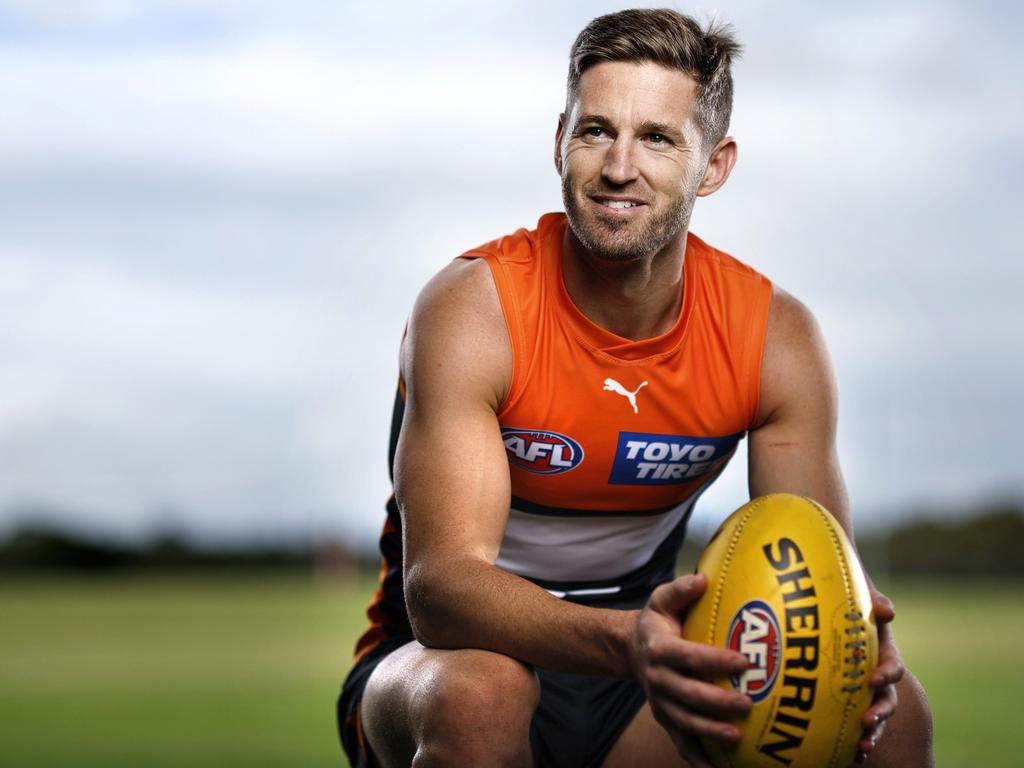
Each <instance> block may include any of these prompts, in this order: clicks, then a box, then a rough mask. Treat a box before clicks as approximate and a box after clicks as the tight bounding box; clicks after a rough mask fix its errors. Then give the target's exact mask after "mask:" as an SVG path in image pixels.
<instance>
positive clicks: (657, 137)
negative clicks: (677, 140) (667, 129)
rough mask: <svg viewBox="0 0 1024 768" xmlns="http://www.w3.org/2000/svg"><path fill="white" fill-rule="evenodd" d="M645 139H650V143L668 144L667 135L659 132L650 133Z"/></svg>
mask: <svg viewBox="0 0 1024 768" xmlns="http://www.w3.org/2000/svg"><path fill="white" fill-rule="evenodd" d="M647 140H648V141H650V142H651V143H652V144H668V137H667V136H663V135H662V134H660V133H652V134H651V135H650V136H648V137H647Z"/></svg>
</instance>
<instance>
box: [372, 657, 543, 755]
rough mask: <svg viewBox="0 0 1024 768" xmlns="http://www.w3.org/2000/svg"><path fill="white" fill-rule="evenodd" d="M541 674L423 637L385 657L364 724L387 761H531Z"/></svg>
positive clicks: (511, 661)
mask: <svg viewBox="0 0 1024 768" xmlns="http://www.w3.org/2000/svg"><path fill="white" fill-rule="evenodd" d="M539 698H540V686H539V684H538V682H537V677H536V675H535V674H534V672H533V671H532V669H530V668H529V667H528V666H527V665H525V664H523V663H522V662H520V661H517V660H515V659H512V658H510V657H508V656H503V655H501V654H498V653H492V652H490V651H482V650H475V649H465V650H454V651H444V650H435V649H429V648H423V647H422V646H420V645H419V644H418V643H416V644H412V645H411V646H408V647H406V648H403V649H400V650H399V651H396V652H395V655H394V658H389V659H387V660H385V662H382V665H381V667H379V668H378V670H377V672H375V673H374V676H373V677H372V678H371V683H370V685H369V686H368V688H367V694H366V696H364V710H363V712H364V724H365V730H366V733H367V736H368V737H369V740H370V744H371V747H372V748H373V750H374V752H375V753H376V754H377V756H378V758H379V761H380V762H381V763H382V764H384V765H391V764H406V765H407V764H408V763H409V760H410V759H412V758H413V755H415V760H414V761H413V764H414V765H472V764H474V762H477V764H479V763H478V761H479V760H480V759H486V760H485V761H486V763H487V764H494V765H501V764H507V765H521V764H528V762H529V758H528V754H529V726H530V719H531V717H532V716H533V712H534V710H535V709H536V708H537V703H538V701H539Z"/></svg>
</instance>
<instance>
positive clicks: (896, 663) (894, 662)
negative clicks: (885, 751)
mask: <svg viewBox="0 0 1024 768" xmlns="http://www.w3.org/2000/svg"><path fill="white" fill-rule="evenodd" d="M871 603H872V607H873V608H874V611H875V621H876V622H877V623H878V666H877V667H876V668H875V670H874V671H873V672H872V673H871V677H870V678H869V682H870V683H871V687H872V688H874V689H875V698H874V701H873V702H872V703H871V706H870V707H868V708H867V710H865V712H864V716H863V717H862V718H861V723H862V724H863V726H864V734H863V736H862V737H861V740H860V743H859V744H858V745H857V747H858V750H859V751H858V753H857V762H858V763H863V762H864V761H865V760H867V757H868V754H869V753H870V752H871V750H873V749H874V748H875V744H877V743H878V740H879V739H880V738H881V737H882V733H883V731H885V721H886V720H888V719H889V718H890V717H892V716H893V713H895V712H896V683H898V682H899V681H900V680H901V679H903V659H902V658H901V657H900V651H899V649H898V648H897V647H896V643H895V642H894V641H893V637H892V628H891V627H890V626H889V624H890V622H892V620H893V618H895V616H896V612H895V611H894V610H893V607H892V601H891V600H890V599H889V598H888V597H886V596H885V595H883V594H882V593H881V592H879V591H878V590H877V589H875V588H874V587H872V588H871Z"/></svg>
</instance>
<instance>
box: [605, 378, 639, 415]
mask: <svg viewBox="0 0 1024 768" xmlns="http://www.w3.org/2000/svg"><path fill="white" fill-rule="evenodd" d="M646 386H647V382H646V381H643V382H641V383H640V386H639V387H637V388H636V389H634V390H633V391H632V392H630V391H629V390H628V389H626V388H625V387H624V386H622V385H621V384H619V382H617V381H616V380H615V379H605V380H604V388H605V390H607V391H608V392H615V393H616V394H618V395H622V396H623V397H624V398H626V399H627V400H629V404H630V405H632V406H633V413H639V411H637V409H636V393H637V392H639V391H640V390H641V389H643V388H644V387H646Z"/></svg>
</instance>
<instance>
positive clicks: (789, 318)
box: [339, 11, 932, 768]
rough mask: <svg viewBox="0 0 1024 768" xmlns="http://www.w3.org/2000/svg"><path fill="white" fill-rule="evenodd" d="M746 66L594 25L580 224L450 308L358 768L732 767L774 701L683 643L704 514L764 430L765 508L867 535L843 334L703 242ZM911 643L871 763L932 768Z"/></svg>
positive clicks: (650, 29)
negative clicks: (851, 471)
mask: <svg viewBox="0 0 1024 768" xmlns="http://www.w3.org/2000/svg"><path fill="white" fill-rule="evenodd" d="M737 51H738V46H737V44H736V43H735V41H734V40H733V39H732V38H731V37H730V35H729V34H728V33H727V32H726V31H724V30H722V29H720V28H715V27H714V26H712V27H710V28H709V29H707V30H702V29H701V27H700V26H699V25H698V24H696V23H695V22H694V21H693V20H692V19H689V18H687V17H685V16H681V15H679V14H677V13H675V12H673V11H624V12H621V13H616V14H611V15H608V16H604V17H601V18H598V19H595V20H594V21H593V22H591V24H590V25H588V27H587V28H586V29H584V31H583V32H582V33H581V34H580V36H579V38H578V39H577V41H576V43H575V45H574V46H573V49H572V53H571V63H570V73H569V82H568V94H567V101H566V110H565V113H564V114H563V115H562V116H560V118H559V121H558V130H557V134H556V140H555V167H556V168H557V170H558V172H559V175H560V176H561V180H562V190H563V199H564V202H565V208H566V215H565V216H563V215H561V214H549V215H547V216H544V217H543V218H542V219H541V220H540V222H539V224H538V227H537V229H536V230H533V231H529V232H528V231H525V230H520V231H519V232H517V233H515V234H514V235H510V236H508V237H505V238H502V239H501V240H497V241H495V242H493V243H489V244H487V245H485V246H481V247H480V248H478V249H476V250H474V251H471V252H469V253H467V254H464V257H463V258H460V259H458V260H456V262H455V263H453V264H451V265H450V266H448V267H446V268H445V269H444V270H442V271H441V273H440V274H438V275H437V276H436V277H435V278H434V279H433V280H432V281H431V282H430V283H429V284H428V285H427V287H426V288H425V289H424V290H423V292H422V293H421V295H420V297H419V299H418V301H417V304H416V307H415V309H414V311H413V314H412V317H411V320H410V323H409V327H408V333H407V336H406V338H405V340H404V343H403V350H402V357H401V369H402V385H401V387H400V396H399V398H398V400H397V401H396V413H395V422H394V424H393V427H392V432H393V434H392V438H393V443H392V444H393V454H392V456H393V462H394V463H393V467H394V481H395V496H394V497H393V498H392V500H391V501H390V502H389V505H388V506H389V514H388V521H387V524H386V525H385V529H384V535H383V537H382V540H381V550H382V554H383V556H384V567H383V576H382V583H381V589H380V590H379V591H378V593H377V596H376V598H375V600H374V602H373V604H372V605H371V607H370V610H369V616H370V619H371V628H370V630H368V632H367V633H366V634H365V635H364V636H363V638H362V639H361V640H360V643H359V646H358V650H357V662H356V665H355V667H354V669H353V671H352V673H351V674H350V675H349V677H348V679H347V681H346V684H345V688H344V690H343V693H342V697H341V700H340V702H339V717H340V719H341V723H340V724H341V729H342V739H343V741H344V743H345V746H346V749H347V750H348V753H349V756H350V758H351V760H352V762H353V765H356V766H363V765H379V766H383V767H384V768H390V767H391V766H405V765H410V764H412V765H416V766H526V765H531V764H532V765H538V766H563V765H565V766H569V765H587V766H590V765H593V766H600V765H604V766H609V767H610V768H615V767H616V766H627V765H644V766H648V767H649V768H655V767H657V766H682V765H690V766H694V767H695V768H703V767H704V766H707V765H708V763H707V761H706V757H705V755H704V753H703V751H702V749H701V747H700V745H699V741H698V739H697V737H698V736H704V737H710V738H716V739H724V740H735V739H737V738H738V731H737V729H736V726H735V722H734V721H735V719H736V718H739V717H741V716H742V715H743V714H744V713H745V712H746V711H748V710H749V708H750V706H751V702H750V700H749V698H748V697H747V696H745V695H742V694H740V693H739V692H727V691H724V690H722V689H719V688H717V687H715V686H713V685H710V684H708V683H706V682H703V679H706V678H707V677H709V676H712V675H714V674H716V673H718V674H720V673H725V672H737V671H740V670H742V669H745V668H746V659H745V658H744V657H743V656H741V655H740V654H737V653H733V652H730V651H726V650H724V649H717V648H712V647H710V646H706V645H702V644H698V643H693V642H689V641H686V640H684V639H683V638H682V637H681V633H680V625H681V621H682V614H683V613H684V612H685V610H686V608H687V606H688V605H690V604H691V603H692V602H693V601H695V600H698V599H699V598H700V596H701V593H702V591H703V589H704V587H705V581H704V579H703V578H702V577H699V576H684V577H681V578H678V579H673V572H674V565H675V556H676V553H677V551H678V547H679V545H680V543H681V542H682V538H683V536H684V534H685V527H686V521H687V519H688V517H689V514H690V512H691V510H692V507H693V503H694V501H695V500H696V498H697V496H698V495H699V494H700V492H701V491H702V490H704V488H706V487H707V485H708V484H710V483H711V482H712V481H713V480H714V478H715V477H717V475H718V474H719V473H720V472H721V470H722V468H723V467H724V466H725V463H726V462H727V461H728V459H729V458H730V457H731V455H732V453H733V452H734V450H735V448H736V446H737V443H738V441H739V440H740V439H741V438H742V436H743V435H744V433H746V434H747V435H748V440H749V465H750V493H751V496H759V495H762V494H766V493H771V492H776V491H788V492H793V493H798V494H802V495H806V496H810V497H812V498H814V499H817V500H818V501H820V502H821V503H822V504H824V506H825V507H827V508H828V509H830V510H831V511H832V512H833V514H835V515H836V517H837V518H838V519H839V520H840V521H841V522H842V524H843V525H844V526H845V527H846V528H847V530H850V520H849V514H848V510H847V500H846V494H845V490H844V487H843V481H842V477H841V474H840V471H839V466H838V462H837V459H836V450H835V420H836V392H835V385H834V376H833V373H832V371H831V367H830V363H829V360H828V356H827V352H826V351H825V346H824V343H823V341H822V340H821V337H820V334H819V332H818V330H817V327H816V325H815V323H814V320H813V318H812V317H811V315H810V313H809V312H808V311H807V310H806V309H805V308H804V307H803V306H802V305H801V304H800V303H799V302H797V301H796V300H795V299H793V298H792V297H790V296H789V295H788V294H786V293H785V292H783V291H782V290H780V289H778V288H776V287H773V286H772V285H771V283H770V282H769V281H768V280H767V279H765V278H764V277H762V276H761V275H759V274H757V273H756V272H754V271H753V270H752V269H750V268H749V267H746V266H745V265H743V264H741V263H740V262H738V261H736V260H735V259H732V258H731V257H729V256H728V255H726V254H724V253H722V252H720V251H717V250H715V249H714V248H711V247H710V246H708V245H706V244H705V243H703V242H702V241H700V240H699V239H698V238H697V237H696V236H694V235H693V234H690V233H688V231H687V230H688V225H689V219H690V212H691V209H692V206H693V203H694V200H695V198H696V197H700V196H705V195H709V194H711V193H713V192H715V191H716V190H717V189H718V188H719V187H721V186H722V185H723V184H724V183H725V181H726V179H727V178H728V176H729V173H730V171H731V170H732V168H733V165H734V163H735V162H736V142H735V141H734V140H733V139H732V138H729V137H727V136H726V130H727V128H728V122H729V114H730V110H731V99H732V81H731V75H730V72H729V66H730V61H731V58H732V56H733V55H735V54H736V53H737ZM659 585H660V586H659ZM875 611H876V614H877V616H878V618H879V620H880V621H881V622H887V621H889V620H891V618H892V609H891V606H890V605H889V604H888V601H886V600H885V598H883V597H881V596H878V597H877V598H876V603H875ZM883 635H884V640H883V643H882V650H881V653H880V661H879V665H878V668H877V669H876V670H875V671H874V673H873V676H872V685H873V687H874V688H875V689H876V697H875V702H874V703H873V705H872V706H871V708H869V709H868V711H867V712H866V713H865V715H864V719H863V724H864V729H865V730H864V737H863V739H862V740H861V743H860V749H861V752H862V754H861V755H860V757H861V758H862V759H863V758H865V757H867V759H868V760H869V763H870V764H871V765H880V766H881V765H889V766H901V767H902V768H906V767H907V766H917V765H930V764H931V759H932V758H931V743H930V742H931V737H930V719H929V714H928V709H927V704H926V702H925V700H924V696H923V692H922V691H921V689H920V686H918V685H917V684H916V681H914V680H913V678H912V677H911V676H910V674H909V673H906V672H904V670H903V667H902V664H901V662H900V658H899V654H898V651H897V650H896V648H895V646H894V645H893V644H892V642H891V638H890V637H889V635H888V628H887V627H885V628H884V629H883ZM897 690H898V691H899V701H900V707H899V709H898V710H897V709H896V702H897ZM886 721H889V722H888V727H887V728H886V729H885V731H884V737H882V736H883V726H884V725H885V724H886ZM880 737H882V738H881V739H880V740H879V738H880ZM876 742H877V747H876Z"/></svg>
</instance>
